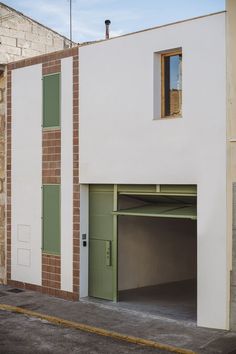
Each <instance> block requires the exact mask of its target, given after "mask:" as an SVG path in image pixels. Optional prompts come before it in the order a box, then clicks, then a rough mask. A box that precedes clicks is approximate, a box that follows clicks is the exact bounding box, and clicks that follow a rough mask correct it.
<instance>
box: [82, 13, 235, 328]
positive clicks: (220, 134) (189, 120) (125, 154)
mask: <svg viewBox="0 0 236 354" xmlns="http://www.w3.org/2000/svg"><path fill="white" fill-rule="evenodd" d="M179 47H182V51H183V118H181V119H172V120H168V119H167V120H160V119H156V120H154V119H153V118H154V117H153V116H154V114H153V107H154V100H153V98H154V97H153V96H154V95H153V86H154V53H157V52H161V51H163V50H168V49H172V48H179ZM159 94H160V93H159ZM154 99H155V100H157V101H158V100H159V95H158V97H155V98H154ZM155 118H157V117H155ZM80 183H85V184H86V183H87V184H88V183H102V184H105V183H120V184H122V183H125V184H136V183H137V184H197V186H198V225H197V227H198V236H197V237H198V325H201V326H206V327H216V328H228V326H229V316H228V315H229V301H228V294H229V264H228V261H227V239H226V238H227V236H226V55H225V14H224V13H221V14H216V15H213V16H208V17H204V18H199V19H196V20H192V21H187V22H182V23H178V24H174V25H170V26H166V27H162V28H157V29H154V30H150V31H146V32H141V33H137V34H134V35H130V36H124V37H121V38H116V39H112V40H109V41H105V42H101V43H97V44H93V45H88V46H83V47H81V48H80Z"/></svg>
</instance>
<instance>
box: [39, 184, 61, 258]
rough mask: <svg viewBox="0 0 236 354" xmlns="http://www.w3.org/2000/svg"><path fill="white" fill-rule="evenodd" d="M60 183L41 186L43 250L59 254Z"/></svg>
mask: <svg viewBox="0 0 236 354" xmlns="http://www.w3.org/2000/svg"><path fill="white" fill-rule="evenodd" d="M60 238H61V237H60V185H44V186H43V251H44V252H45V253H52V254H60V243H61V242H60V241H61V240H60Z"/></svg>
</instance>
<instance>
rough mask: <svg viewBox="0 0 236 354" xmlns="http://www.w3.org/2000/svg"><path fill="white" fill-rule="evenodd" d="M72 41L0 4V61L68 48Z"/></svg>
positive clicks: (5, 61) (10, 60)
mask: <svg viewBox="0 0 236 354" xmlns="http://www.w3.org/2000/svg"><path fill="white" fill-rule="evenodd" d="M69 45H70V41H69V40H68V39H67V38H65V37H63V36H61V35H60V34H58V33H56V32H54V31H52V30H50V29H49V28H46V27H44V26H42V25H40V24H38V23H37V22H34V21H33V20H31V19H29V18H28V17H24V16H23V15H20V14H19V13H18V12H16V11H12V10H10V9H9V8H8V7H6V6H4V5H3V4H0V63H1V64H6V63H9V62H12V61H15V60H20V59H22V58H27V57H32V56H35V55H39V54H42V53H50V52H54V51H56V50H61V49H64V48H68V47H69Z"/></svg>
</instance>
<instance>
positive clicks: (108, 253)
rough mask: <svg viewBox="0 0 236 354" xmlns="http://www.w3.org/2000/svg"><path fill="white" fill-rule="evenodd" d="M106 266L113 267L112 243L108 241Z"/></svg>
mask: <svg viewBox="0 0 236 354" xmlns="http://www.w3.org/2000/svg"><path fill="white" fill-rule="evenodd" d="M105 247H106V250H105V254H106V266H108V267H110V266H111V241H106V246H105Z"/></svg>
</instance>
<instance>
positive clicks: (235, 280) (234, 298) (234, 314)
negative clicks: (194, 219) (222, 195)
mask: <svg viewBox="0 0 236 354" xmlns="http://www.w3.org/2000/svg"><path fill="white" fill-rule="evenodd" d="M232 245H233V262H232V272H231V313H230V314H231V328H232V329H233V330H236V183H235V182H234V183H233V242H232Z"/></svg>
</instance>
